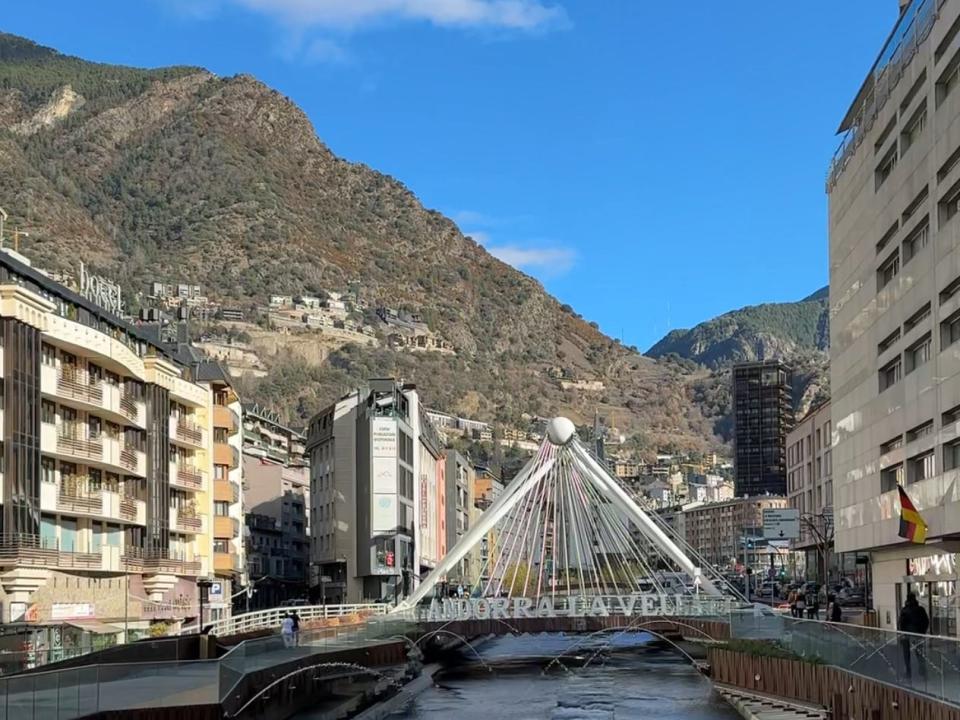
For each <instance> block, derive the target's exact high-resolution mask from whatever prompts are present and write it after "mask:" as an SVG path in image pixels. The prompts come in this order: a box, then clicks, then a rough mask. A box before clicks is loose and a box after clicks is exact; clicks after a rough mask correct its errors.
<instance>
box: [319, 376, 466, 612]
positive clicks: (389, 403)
mask: <svg viewBox="0 0 960 720" xmlns="http://www.w3.org/2000/svg"><path fill="white" fill-rule="evenodd" d="M421 417H422V415H421V412H420V400H419V396H418V394H417V391H416V386H414V385H411V384H405V383H402V382H398V381H396V380H394V379H392V378H386V379H375V380H370V381H369V382H368V384H367V386H366V387H364V388H362V389H359V390H356V391H354V392H352V393H350V394H348V395H346V396H345V397H343V398H341V399H340V400H339V401H337V402H336V403H334V404H333V405H331V406H330V407H328V408H326V409H325V410H323V411H321V412H320V413H318V414H317V415H315V416H314V417H313V418H312V419H311V420H310V425H309V428H308V433H307V452H308V455H309V457H310V496H311V518H310V524H311V528H314V529H315V531H314V532H313V535H312V538H311V543H312V546H311V562H313V563H314V564H316V565H317V567H318V572H319V573H320V576H321V577H324V578H329V580H324V582H323V588H324V592H325V593H326V597H327V601H328V602H359V601H361V600H377V599H386V598H394V597H396V596H398V595H399V596H404V595H407V594H409V593H410V592H411V591H412V590H413V588H414V587H416V585H417V584H418V583H419V580H420V577H421V576H422V574H423V573H424V571H429V569H430V567H431V563H434V562H435V560H434V557H433V550H431V549H428V550H427V553H426V555H427V557H426V560H424V557H423V544H422V538H423V537H428V538H432V537H435V536H436V535H437V529H436V522H437V520H439V507H437V505H432V504H431V498H430V497H427V498H423V497H422V496H421V490H422V488H423V484H422V483H421V482H415V481H414V478H419V479H420V480H425V482H426V484H427V491H428V493H429V487H430V484H431V483H432V477H433V473H434V472H437V482H439V479H440V473H439V472H438V471H434V470H431V469H429V468H422V467H421V459H422V457H423V455H422V453H421V452H420V445H421V440H420V436H421ZM426 434H427V435H428V436H430V438H429V439H427V440H426V444H428V445H432V444H433V443H435V441H436V439H435V437H433V436H434V435H435V432H434V433H431V432H430V431H429V430H428V431H427V433H426ZM431 449H432V450H434V451H437V450H438V448H437V447H436V446H435V445H434V446H433V447H432V448H428V449H427V455H429V456H430V457H431V463H432V464H433V465H434V466H435V465H436V461H437V460H438V459H439V458H434V457H433V455H432V454H431V452H430V450H431ZM448 468H449V466H448ZM445 472H446V471H445ZM423 475H426V478H424V477H423ZM444 482H445V483H447V484H449V480H448V479H447V478H446V476H445V478H444ZM447 497H449V496H447ZM435 502H436V500H435V499H434V503H435ZM449 507H450V506H449V503H447V504H446V507H445V510H446V512H449ZM434 510H435V512H434ZM446 522H447V528H448V531H449V519H447V521H446ZM437 559H439V558H437Z"/></svg>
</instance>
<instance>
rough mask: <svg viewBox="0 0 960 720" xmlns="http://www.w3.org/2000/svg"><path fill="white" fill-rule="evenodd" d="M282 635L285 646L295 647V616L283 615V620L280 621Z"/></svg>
mask: <svg viewBox="0 0 960 720" xmlns="http://www.w3.org/2000/svg"><path fill="white" fill-rule="evenodd" d="M280 636H281V637H282V638H283V646H284V647H293V618H292V617H290V616H289V615H284V616H283V622H281V623H280Z"/></svg>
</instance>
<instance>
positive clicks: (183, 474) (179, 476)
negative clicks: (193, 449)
mask: <svg viewBox="0 0 960 720" xmlns="http://www.w3.org/2000/svg"><path fill="white" fill-rule="evenodd" d="M174 468H175V472H174V473H173V475H172V476H171V477H170V482H171V483H172V484H174V485H176V486H177V487H181V488H186V489H188V490H202V489H203V473H201V472H200V471H199V470H198V469H197V468H195V467H192V466H190V465H175V466H174Z"/></svg>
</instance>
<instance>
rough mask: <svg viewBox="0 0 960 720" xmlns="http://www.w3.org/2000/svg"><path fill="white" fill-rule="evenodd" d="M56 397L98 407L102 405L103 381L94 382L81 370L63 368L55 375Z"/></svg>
mask: <svg viewBox="0 0 960 720" xmlns="http://www.w3.org/2000/svg"><path fill="white" fill-rule="evenodd" d="M57 395H59V396H60V397H64V398H68V399H70V400H79V401H81V402H84V403H87V404H89V405H96V406H97V407H100V406H101V405H103V380H95V379H93V378H91V377H90V376H89V375H88V374H87V373H86V372H84V371H83V370H77V369H75V368H70V367H67V366H64V367H62V368H60V371H59V372H58V373H57Z"/></svg>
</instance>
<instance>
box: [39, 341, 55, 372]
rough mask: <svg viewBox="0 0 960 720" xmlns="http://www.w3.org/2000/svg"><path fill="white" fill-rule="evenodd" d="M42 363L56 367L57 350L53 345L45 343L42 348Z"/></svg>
mask: <svg viewBox="0 0 960 720" xmlns="http://www.w3.org/2000/svg"><path fill="white" fill-rule="evenodd" d="M40 361H41V362H42V363H43V364H44V365H49V366H51V367H52V366H54V365H56V364H57V350H56V348H54V347H53V345H47V344H46V343H43V345H41V346H40Z"/></svg>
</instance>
